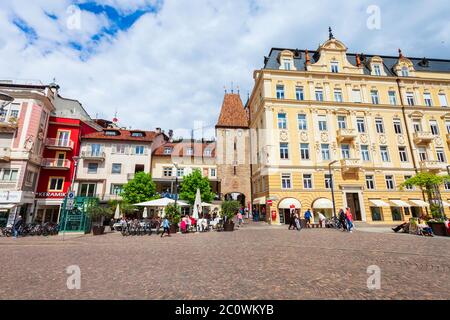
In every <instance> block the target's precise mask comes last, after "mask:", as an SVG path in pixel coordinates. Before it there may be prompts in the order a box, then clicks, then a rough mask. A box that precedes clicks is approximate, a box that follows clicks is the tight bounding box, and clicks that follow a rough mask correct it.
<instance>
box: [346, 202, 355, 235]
mask: <svg viewBox="0 0 450 320" xmlns="http://www.w3.org/2000/svg"><path fill="white" fill-rule="evenodd" d="M345 218H346V222H347V226H348V227H347V230H348V232H352V229H353V215H352V213H351V211H350V208H348V207H347V210H346V211H345Z"/></svg>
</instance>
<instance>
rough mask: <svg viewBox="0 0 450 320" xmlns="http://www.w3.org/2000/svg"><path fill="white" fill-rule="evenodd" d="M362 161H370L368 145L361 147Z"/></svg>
mask: <svg viewBox="0 0 450 320" xmlns="http://www.w3.org/2000/svg"><path fill="white" fill-rule="evenodd" d="M361 159H362V161H370V154H369V146H368V145H361Z"/></svg>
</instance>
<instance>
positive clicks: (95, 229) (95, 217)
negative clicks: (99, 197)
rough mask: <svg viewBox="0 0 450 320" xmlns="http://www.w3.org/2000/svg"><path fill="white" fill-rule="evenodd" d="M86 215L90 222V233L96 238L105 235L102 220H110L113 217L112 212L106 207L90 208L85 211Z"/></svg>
mask: <svg viewBox="0 0 450 320" xmlns="http://www.w3.org/2000/svg"><path fill="white" fill-rule="evenodd" d="M87 215H88V216H89V218H90V219H91V221H92V233H93V234H94V236H98V235H102V234H104V233H105V226H104V225H103V220H104V219H105V218H111V217H112V216H113V212H112V210H111V209H110V208H108V207H101V206H91V207H89V208H88V210H87Z"/></svg>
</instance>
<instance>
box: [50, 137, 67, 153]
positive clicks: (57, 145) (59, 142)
mask: <svg viewBox="0 0 450 320" xmlns="http://www.w3.org/2000/svg"><path fill="white" fill-rule="evenodd" d="M45 146H46V147H47V149H51V150H67V151H69V150H73V141H72V140H67V139H54V138H48V139H47V140H45Z"/></svg>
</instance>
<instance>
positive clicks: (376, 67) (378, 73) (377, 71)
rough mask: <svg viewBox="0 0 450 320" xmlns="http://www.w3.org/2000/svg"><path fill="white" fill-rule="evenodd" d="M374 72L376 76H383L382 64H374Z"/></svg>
mask: <svg viewBox="0 0 450 320" xmlns="http://www.w3.org/2000/svg"><path fill="white" fill-rule="evenodd" d="M373 73H374V74H375V75H376V76H381V66H380V65H379V64H375V65H374V66H373Z"/></svg>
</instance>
